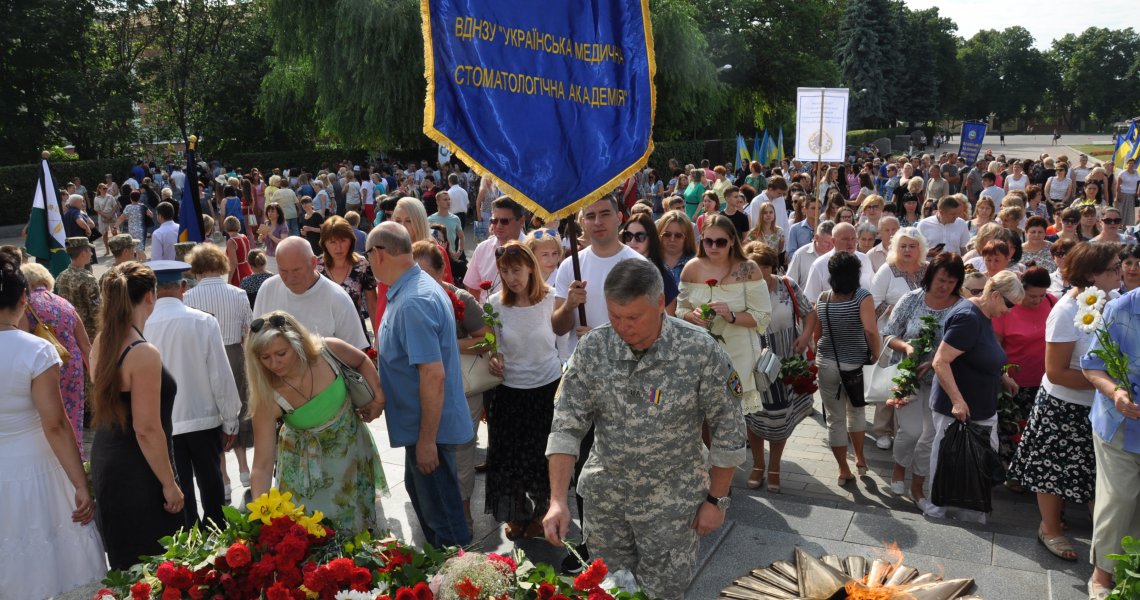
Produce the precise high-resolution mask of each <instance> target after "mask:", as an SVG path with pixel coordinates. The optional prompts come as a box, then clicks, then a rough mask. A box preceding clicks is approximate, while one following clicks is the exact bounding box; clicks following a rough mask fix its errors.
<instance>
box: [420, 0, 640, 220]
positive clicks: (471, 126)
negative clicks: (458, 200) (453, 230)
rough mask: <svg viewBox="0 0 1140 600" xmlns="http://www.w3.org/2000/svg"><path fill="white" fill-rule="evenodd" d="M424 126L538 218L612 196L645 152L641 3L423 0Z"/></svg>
mask: <svg viewBox="0 0 1140 600" xmlns="http://www.w3.org/2000/svg"><path fill="white" fill-rule="evenodd" d="M421 11H422V13H423V23H424V65H425V69H424V70H425V73H424V74H425V76H426V78H427V86H428V92H427V105H426V107H425V109H424V133H425V134H427V136H428V137H430V138H432V139H433V140H435V141H436V142H438V143H440V144H444V145H447V146H448V147H450V148H451V149H452V150H453V151H454V153H455V155H456V156H458V157H459V159H460V160H462V161H463V162H465V163H467V164H468V165H469V166H471V168H472V169H474V170H475V171H476V172H477V173H479V174H480V175H483V176H491V177H494V178H495V179H496V180H498V182H499V184H498V187H499V189H501V190H503V191H504V192H505V193H507V194H509V195H510V196H511V197H512V198H514V199H515V200H518V201H520V202H521V203H522V204H524V205H526V206H527V207H528V208H530V209H531V210H533V211H534V212H535V213H536V214H537V215H539V216H540V217H544V218H548V219H550V218H559V217H562V216H564V215H567V214H570V213H572V212H574V211H575V210H577V209H578V208H579V207H580V206H582V205H584V204H586V203H589V202H592V201H594V200H595V199H597V198H599V197H601V196H602V195H603V194H606V193H609V192H611V191H613V190H614V188H616V187H617V186H619V185H621V183H622V182H623V181H625V180H626V179H627V178H629V177H630V176H631V175H633V174H634V173H635V172H636V171H637V170H638V169H640V168H641V167H642V166H644V164H645V162H646V160H647V159H648V158H649V155H650V154H651V153H652V152H653V140H652V130H653V112H654V108H655V101H656V97H655V92H654V89H653V75H654V71H655V70H656V66H655V64H654V60H653V32H652V28H651V26H650V23H649V3H648V0H594V1H592V2H577V1H573V0H551V1H546V2H534V1H532V0H525V1H524V0H421Z"/></svg>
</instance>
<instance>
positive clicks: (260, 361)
mask: <svg viewBox="0 0 1140 600" xmlns="http://www.w3.org/2000/svg"><path fill="white" fill-rule="evenodd" d="M249 330H250V334H249V338H248V339H247V341H246V344H245V365H246V378H247V379H248V381H249V392H248V393H249V415H250V419H251V420H252V421H253V468H252V472H251V475H250V479H251V485H250V491H251V493H252V494H253V497H254V498H256V497H258V496H260V495H261V494H264V493H266V492H268V491H269V488H270V486H271V485H272V482H273V466H274V464H276V465H277V488H278V489H280V490H281V491H282V492H286V491H287V492H292V494H293V501H294V502H296V503H297V504H304V505H305V506H307V507H309V510H319V511H321V512H322V513H324V515H325V518H326V519H328V520H329V523H330V525H331V526H332V528H333V529H335V530H337V531H364V530H365V529H372V530H375V529H376V527H377V525H378V523H377V521H376V491H377V490H379V491H383V492H385V493H386V492H387V489H388V487H387V484H386V482H385V480H384V471H383V470H382V468H381V466H380V456H379V454H378V453H377V451H376V443H375V442H374V441H373V440H372V436H371V434H369V433H368V429H367V428H366V427H365V426H364V423H362V421H364V422H367V421H371V420H373V419H375V418H376V417H378V416H380V413H381V412H383V410H384V391H383V390H382V389H381V387H380V375H379V374H378V373H377V371H376V368H375V367H374V366H373V365H372V361H371V360H369V359H368V357H367V356H365V354H364V353H363V352H361V351H360V350H357V349H356V348H353V347H352V346H351V345H349V344H346V343H345V342H343V341H341V340H338V339H336V338H323V339H322V338H320V337H317V336H315V335H313V334H311V333H309V331H308V330H307V329H305V328H304V326H302V325H301V324H300V323H298V322H297V320H296V319H294V318H293V316H292V315H290V314H289V313H286V312H284V311H279V310H275V311H273V312H270V313H267V314H265V315H262V316H261V317H259V318H257V319H254V320H253V322H252V323H250V325H249ZM326 353H332V354H334V355H335V356H336V358H338V359H340V361H341V362H343V363H345V364H347V365H349V366H351V367H353V368H354V369H356V370H357V371H359V372H360V373H361V374H362V375H363V376H364V379H365V380H366V381H367V382H368V385H369V387H371V388H372V393H373V395H374V396H375V398H376V399H375V400H374V401H373V402H372V404H369V405H368V406H366V407H364V408H362V409H359V411H358V410H357V409H354V408H353V405H352V402H351V401H350V400H349V398H348V388H347V387H346V384H345V380H344V376H343V375H337V374H336V371H334V370H333V365H332V361H333V358H332V357H331V356H329V355H328V354H326ZM278 420H280V421H282V422H283V423H284V424H283V425H282V426H281V429H280V431H278V429H277V422H278ZM274 439H276V444H275V443H274Z"/></svg>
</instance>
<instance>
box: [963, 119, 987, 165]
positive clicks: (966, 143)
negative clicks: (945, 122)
mask: <svg viewBox="0 0 1140 600" xmlns="http://www.w3.org/2000/svg"><path fill="white" fill-rule="evenodd" d="M985 139H986V124H985V123H980V122H978V121H966V122H965V123H962V137H961V143H960V144H959V145H958V157H959V158H961V159H962V160H964V161H966V164H967V165H972V164H974V161H976V160H978V154H979V153H981V151H982V141H983V140H985Z"/></svg>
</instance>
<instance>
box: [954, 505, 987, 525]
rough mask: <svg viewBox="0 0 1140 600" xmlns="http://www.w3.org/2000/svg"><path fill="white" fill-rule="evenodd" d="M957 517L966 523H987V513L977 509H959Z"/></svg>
mask: <svg viewBox="0 0 1140 600" xmlns="http://www.w3.org/2000/svg"><path fill="white" fill-rule="evenodd" d="M956 518H957V519H958V520H959V521H962V522H964V523H977V524H979V525H985V524H986V513H984V512H981V511H977V510H968V509H965V508H963V509H959V510H958V514H957V515H956Z"/></svg>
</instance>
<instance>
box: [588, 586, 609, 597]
mask: <svg viewBox="0 0 1140 600" xmlns="http://www.w3.org/2000/svg"><path fill="white" fill-rule="evenodd" d="M589 600H614V597H613V596H611V595H609V593H607V592H606V591H605V590H603V589H602V588H600V587H595V588H594V589H592V590H590V596H589Z"/></svg>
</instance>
